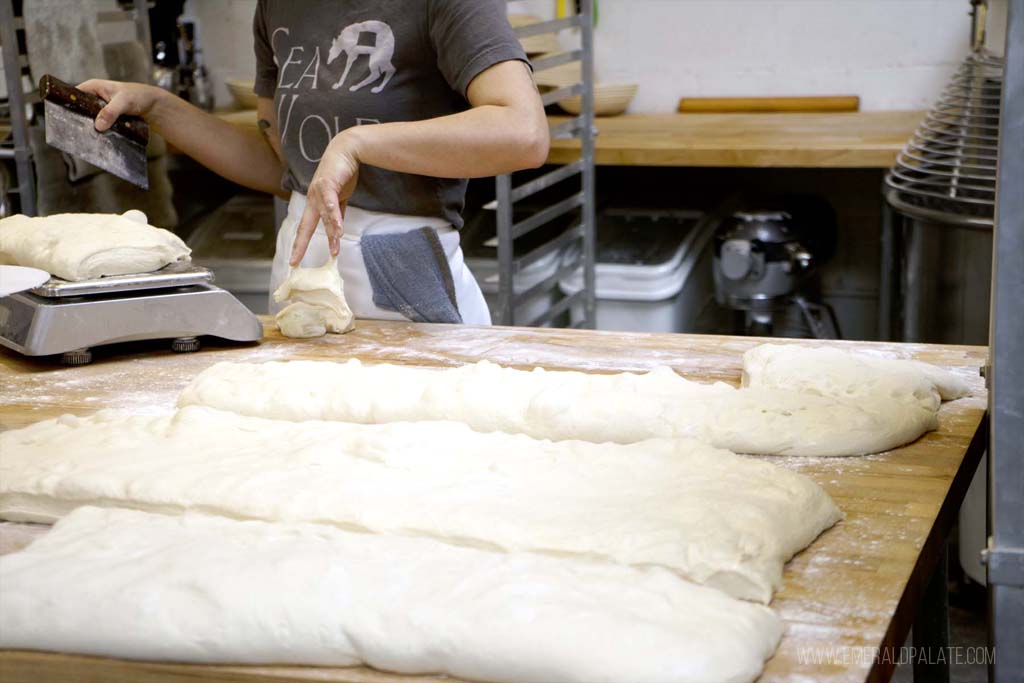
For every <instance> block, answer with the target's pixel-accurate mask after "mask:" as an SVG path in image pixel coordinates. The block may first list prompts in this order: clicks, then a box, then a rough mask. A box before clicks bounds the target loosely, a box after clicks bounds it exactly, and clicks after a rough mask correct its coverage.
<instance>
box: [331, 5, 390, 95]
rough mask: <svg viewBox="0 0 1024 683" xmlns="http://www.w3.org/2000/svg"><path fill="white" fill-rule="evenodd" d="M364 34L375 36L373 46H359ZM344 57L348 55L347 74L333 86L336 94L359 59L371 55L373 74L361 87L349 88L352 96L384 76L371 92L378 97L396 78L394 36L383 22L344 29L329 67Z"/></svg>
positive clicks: (336, 41)
mask: <svg viewBox="0 0 1024 683" xmlns="http://www.w3.org/2000/svg"><path fill="white" fill-rule="evenodd" d="M363 33H372V34H374V43H373V45H360V44H359V38H360V36H361V35H362V34H363ZM342 53H344V54H345V59H346V61H345V71H344V72H342V74H341V78H340V79H338V82H337V83H335V84H334V89H335V90H337V89H338V88H340V87H341V86H342V85H343V84H344V83H345V79H347V78H348V74H349V72H350V71H351V70H352V65H353V64H354V63H355V61H356V60H357V59H358V58H359V57H360V55H369V57H370V74H369V75H368V76H367V77H366V78H364V79H363V80H362V81H360V82H359V83H356V84H355V85H353V86H352V87H350V88H349V91H350V92H355V91H357V90H359V89H361V88H363V87H364V86H367V85H369V84H370V83H373V82H374V81H376V80H378V79H380V78H381V77H382V76H383V78H384V80H383V81H381V82H380V84H378V85H377V86H375V87H373V88H371V89H370V92H372V93H375V94H376V93H379V92H380V91H381V90H383V89H384V87H385V86H386V85H387V84H388V81H390V80H391V77H392V76H394V75H395V65H394V64H392V63H391V58H392V57H393V56H394V54H395V34H394V32H393V31H392V30H391V27H390V26H388V25H387V24H385V23H384V22H383V21H372V20H371V21H362V22H359V23H358V24H351V25H349V26H346V27H345V28H344V29H342V31H341V33H340V34H338V37H337V38H335V39H334V40H333V41H332V42H331V51H330V52H329V53H328V55H327V63H328V64H330V63H331V62H333V61H334V60H335V59H337V58H338V57H339V56H340V55H341V54H342Z"/></svg>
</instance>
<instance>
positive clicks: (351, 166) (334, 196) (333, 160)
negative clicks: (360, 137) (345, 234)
mask: <svg viewBox="0 0 1024 683" xmlns="http://www.w3.org/2000/svg"><path fill="white" fill-rule="evenodd" d="M352 130H355V129H349V130H345V131H342V132H341V133H339V134H338V135H335V136H334V139H333V140H331V142H330V144H328V145H327V149H326V150H324V155H323V156H322V157H321V158H320V163H319V164H318V165H317V167H316V173H314V174H313V179H312V180H311V181H310V182H309V189H308V190H307V191H306V209H305V210H304V211H303V212H302V220H300V221H299V228H298V230H297V231H296V234H295V245H294V246H293V247H292V256H291V260H290V263H291V265H292V267H295V266H298V265H299V262H300V261H302V257H303V256H304V255H305V254H306V248H307V247H309V241H310V240H311V239H312V238H313V233H314V232H315V231H316V224H317V222H319V221H320V220H321V219H322V220H323V222H324V228H325V229H326V230H327V243H328V245H329V247H330V249H331V256H337V255H338V251H339V250H340V249H341V234H342V230H343V223H342V222H343V221H344V219H345V207H346V206H348V200H349V197H351V196H352V193H353V192H355V189H356V183H357V182H358V181H359V153H358V145H357V144H356V136H355V134H354V133H352V132H351V131H352Z"/></svg>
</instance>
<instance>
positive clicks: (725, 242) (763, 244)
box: [714, 210, 839, 339]
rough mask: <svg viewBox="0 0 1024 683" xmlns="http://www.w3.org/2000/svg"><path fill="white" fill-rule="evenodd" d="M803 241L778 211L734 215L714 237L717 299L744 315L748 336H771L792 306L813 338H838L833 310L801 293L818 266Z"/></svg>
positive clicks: (790, 217)
mask: <svg viewBox="0 0 1024 683" xmlns="http://www.w3.org/2000/svg"><path fill="white" fill-rule="evenodd" d="M801 239H802V238H801V235H800V234H799V231H798V229H797V227H796V224H795V223H794V221H793V217H792V216H791V215H790V214H789V213H787V212H785V211H777V210H769V211H740V212H737V213H735V214H733V216H732V217H731V218H730V219H729V220H727V221H725V222H724V223H723V224H722V225H721V226H720V227H719V228H718V230H717V232H716V233H715V237H714V279H715V299H716V301H717V303H718V304H719V305H720V306H724V307H726V308H731V309H734V310H738V311H743V312H744V313H745V317H746V324H745V330H746V332H747V333H748V334H755V335H761V336H770V335H771V334H772V333H773V331H774V328H775V319H776V317H777V316H778V315H779V313H780V312H782V311H784V310H785V309H787V308H788V307H790V306H794V305H795V306H796V307H797V308H798V310H799V312H800V314H801V316H802V317H803V320H804V322H805V323H806V325H807V327H808V328H809V329H810V330H811V334H812V335H813V336H814V337H815V338H818V339H837V338H838V337H839V331H838V325H837V323H836V320H835V314H834V313H833V311H832V309H831V307H829V306H828V305H826V304H823V303H816V302H812V301H810V300H808V298H807V297H806V296H805V295H804V294H803V293H802V291H801V290H802V285H803V283H804V281H805V280H806V278H807V276H808V275H809V274H810V272H811V270H812V268H813V266H814V264H815V262H816V259H815V256H814V254H813V253H812V252H811V251H810V250H809V249H808V248H807V247H806V246H804V244H802V241H801Z"/></svg>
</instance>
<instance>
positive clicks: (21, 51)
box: [0, 0, 153, 216]
mask: <svg viewBox="0 0 1024 683" xmlns="http://www.w3.org/2000/svg"><path fill="white" fill-rule="evenodd" d="M152 4H153V3H152V2H150V1H148V0H147V2H141V0H140V2H139V3H137V4H134V5H133V9H132V10H130V12H131V16H132V20H133V21H134V23H135V31H136V37H137V39H138V40H139V42H140V43H142V44H143V45H144V46H145V47H146V54H147V55H148V54H149V50H150V48H149V45H150V42H151V39H150V29H149V7H150V6H152ZM22 6H23V5H22V2H18V0H0V48H2V51H3V52H2V54H3V60H4V78H5V81H6V84H7V103H8V106H9V108H10V117H11V136H12V138H13V141H14V147H13V149H10V148H0V159H10V158H13V159H14V166H15V173H16V174H17V187H16V188H13V189H12V190H11V191H12V192H14V193H17V195H18V203H19V211H20V212H21V213H23V214H25V215H27V216H34V215H36V208H37V202H36V186H35V167H34V166H33V161H32V148H31V146H30V145H29V141H28V137H29V127H30V126H32V125H33V123H34V121H33V120H32V118H30V110H29V107H31V106H34V105H35V104H36V103H38V102H39V94H38V92H37V91H36V89H35V87H34V86H33V87H31V88H30V89H29V92H25V91H24V78H25V77H28V80H29V83H33V84H34V83H35V80H34V79H33V78H32V76H33V74H32V73H31V72H30V70H29V62H28V48H27V44H28V37H27V36H26V35H25V18H24V16H23V15H22V13H21V9H22ZM101 14H106V15H111V16H118V15H120V14H121V13H120V12H105V13H101ZM38 75H41V74H37V76H38Z"/></svg>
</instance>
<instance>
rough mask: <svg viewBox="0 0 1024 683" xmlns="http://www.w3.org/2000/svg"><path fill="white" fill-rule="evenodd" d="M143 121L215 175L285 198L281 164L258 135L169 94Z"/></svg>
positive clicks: (159, 100)
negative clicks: (282, 186) (282, 187)
mask: <svg viewBox="0 0 1024 683" xmlns="http://www.w3.org/2000/svg"><path fill="white" fill-rule="evenodd" d="M146 120H147V121H148V122H149V124H150V126H152V128H153V130H155V131H156V132H157V133H159V134H160V135H161V136H163V137H164V139H166V140H167V142H169V143H170V144H171V145H173V146H174V147H176V148H177V149H178V150H180V151H181V152H183V153H184V154H187V155H188V156H190V157H192V158H193V159H195V160H196V161H198V162H199V163H201V164H202V165H203V166H205V167H207V168H208V169H210V170H211V171H213V172H214V173H216V174H217V175H220V176H223V177H225V178H227V179H228V180H231V181H233V182H236V183H238V184H239V185H243V186H245V187H248V188H251V189H254V190H259V191H262V192H268V193H270V194H276V195H279V196H285V194H284V190H282V189H281V174H282V172H283V169H282V166H281V162H280V160H279V159H278V157H277V154H275V152H274V150H273V148H272V147H271V146H270V144H269V143H268V142H267V140H266V139H265V138H264V137H263V135H262V133H260V132H259V131H257V130H255V129H253V130H245V129H242V128H240V127H238V126H235V125H233V124H231V123H228V122H227V121H223V120H221V119H219V118H217V117H216V116H213V115H212V114H208V113H207V112H204V111H202V110H201V109H199V108H197V107H195V106H193V105H191V104H189V103H188V102H186V101H184V100H182V99H181V98H179V97H175V96H174V95H171V94H170V93H168V94H167V96H166V97H160V98H158V99H157V101H156V103H155V104H154V106H153V109H152V111H150V112H149V114H148V115H147V116H146Z"/></svg>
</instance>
